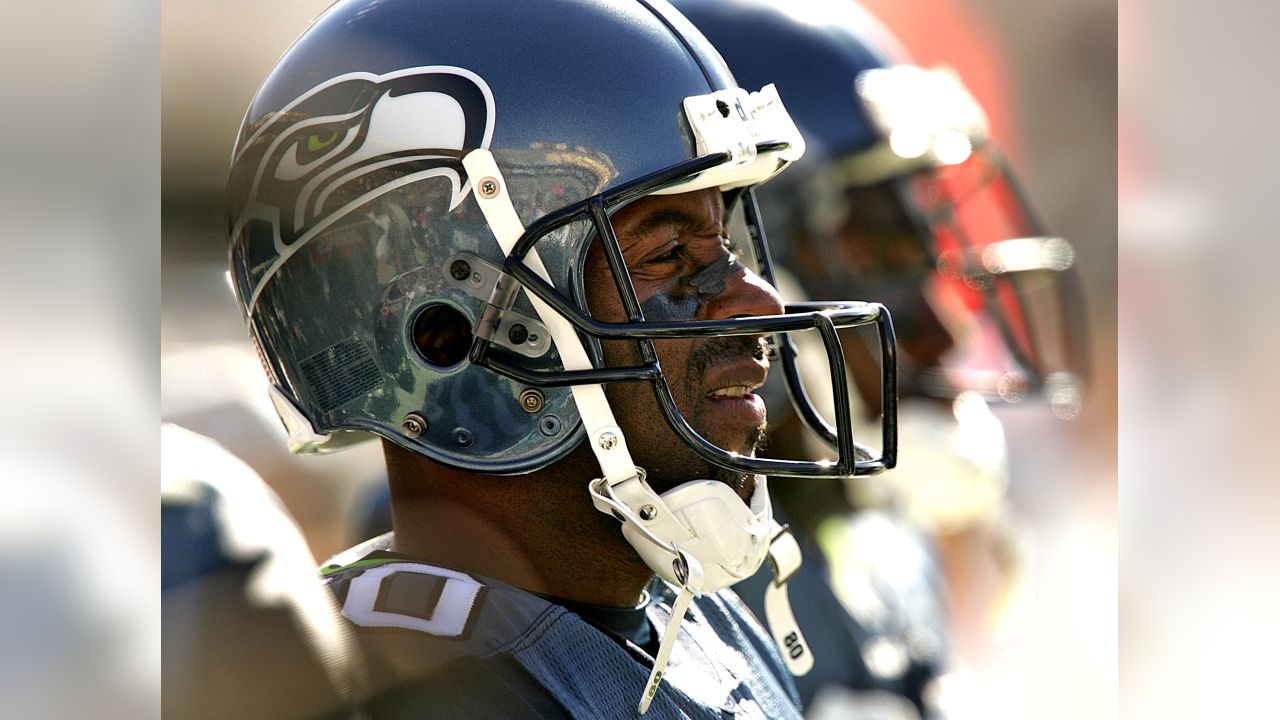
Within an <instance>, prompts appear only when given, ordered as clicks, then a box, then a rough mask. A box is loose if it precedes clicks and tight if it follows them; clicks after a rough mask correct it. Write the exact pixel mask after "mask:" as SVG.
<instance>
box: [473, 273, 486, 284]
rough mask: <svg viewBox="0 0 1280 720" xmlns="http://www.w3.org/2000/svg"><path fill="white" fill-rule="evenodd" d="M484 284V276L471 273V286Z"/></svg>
mask: <svg viewBox="0 0 1280 720" xmlns="http://www.w3.org/2000/svg"><path fill="white" fill-rule="evenodd" d="M483 282H484V276H483V275H481V274H480V273H478V272H474V273H471V284H472V285H479V284H480V283H483Z"/></svg>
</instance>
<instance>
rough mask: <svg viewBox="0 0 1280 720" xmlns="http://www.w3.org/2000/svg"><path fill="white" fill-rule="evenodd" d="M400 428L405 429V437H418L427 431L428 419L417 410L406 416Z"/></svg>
mask: <svg viewBox="0 0 1280 720" xmlns="http://www.w3.org/2000/svg"><path fill="white" fill-rule="evenodd" d="M400 428H401V429H402V430H404V434H405V437H409V438H417V437H419V436H421V435H422V433H424V432H426V431H427V419H426V418H424V417H422V416H421V415H419V414H418V413H416V412H412V413H409V414H408V415H405V416H404V421H403V422H401V423H400Z"/></svg>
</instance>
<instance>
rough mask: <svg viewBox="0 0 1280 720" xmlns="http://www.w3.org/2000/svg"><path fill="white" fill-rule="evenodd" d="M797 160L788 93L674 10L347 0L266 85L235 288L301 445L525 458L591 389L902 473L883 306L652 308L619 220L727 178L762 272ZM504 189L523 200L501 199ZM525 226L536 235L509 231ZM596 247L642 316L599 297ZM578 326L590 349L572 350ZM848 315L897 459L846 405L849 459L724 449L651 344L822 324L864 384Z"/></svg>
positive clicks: (247, 122)
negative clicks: (858, 439) (745, 440)
mask: <svg viewBox="0 0 1280 720" xmlns="http://www.w3.org/2000/svg"><path fill="white" fill-rule="evenodd" d="M482 151H483V152H482ZM802 152H803V141H802V140H801V138H800V136H799V135H798V134H797V133H796V131H795V126H794V123H792V121H791V120H790V119H789V117H788V116H787V113H786V111H785V110H784V109H783V107H782V104H781V102H780V100H779V99H778V96H777V94H776V93H774V92H773V90H772V89H771V88H769V87H765V88H764V89H762V90H761V91H760V92H755V93H748V92H745V91H743V90H740V89H738V85H737V83H736V82H735V81H734V79H733V78H732V76H731V75H730V74H729V71H728V69H727V68H726V67H725V65H724V63H723V61H722V60H721V58H720V57H719V56H718V55H717V54H716V53H715V51H714V50H713V49H712V48H711V46H710V45H709V44H708V43H707V41H706V40H705V38H703V37H702V36H701V35H700V34H699V33H698V32H697V31H696V30H695V29H694V28H693V27H692V26H691V25H690V24H689V23H688V21H687V20H685V19H684V18H683V17H681V16H680V15H679V14H678V13H676V12H674V11H673V10H672V9H671V8H670V6H668V5H667V4H666V3H665V2H662V1H661V0H652V1H651V0H633V1H629V2H621V1H618V2H604V1H599V0H572V1H569V0H566V1H557V2H538V3H491V2H480V1H477V0H432V1H430V2H425V1H420V0H379V1H376V2H371V1H368V0H352V1H344V2H338V3H337V4H335V5H334V6H333V7H331V8H330V9H329V10H328V11H326V12H325V13H324V14H323V15H322V16H320V18H319V19H317V20H316V21H315V23H314V24H313V25H312V26H311V27H310V28H309V29H308V30H307V31H306V32H305V33H304V34H303V35H302V37H301V38H299V39H298V40H297V41H296V42H295V43H294V45H293V46H292V47H291V48H290V49H289V50H288V51H287V52H286V53H285V55H284V56H283V57H282V58H281V60H280V62H279V64H278V65H277V66H276V68H275V69H274V71H272V73H271V75H270V76H269V77H268V78H267V79H266V81H265V82H264V83H263V85H262V87H261V89H260V90H259V91H258V93H257V95H256V97H255V98H254V100H253V102H252V105H251V106H250V107H249V110H248V112H247V114H246V115H245V119H244V123H243V126H242V128H241V130H240V134H239V137H238V140H237V143H236V147H235V151H234V156H233V161H232V168H231V174H230V180H229V183H228V196H229V205H230V213H229V220H228V232H229V235H230V240H231V248H230V260H231V267H232V278H233V281H234V285H235V288H236V292H237V296H238V298H239V300H240V302H241V305H242V308H243V310H244V313H245V316H246V318H247V320H248V323H249V327H250V333H251V335H252V337H253V339H254V341H255V343H256V345H257V346H258V347H259V349H260V351H261V354H262V357H263V364H264V366H265V367H266V370H267V374H268V376H269V379H270V382H271V386H272V397H273V401H274V402H275V404H276V407H277V409H278V410H279V411H280V414H281V417H282V418H283V419H284V421H285V424H286V426H287V427H288V429H289V430H290V436H291V440H290V444H291V448H292V449H293V450H295V451H298V452H322V451H326V450H331V449H335V448H338V447H340V446H342V445H343V444H344V443H347V442H350V441H352V440H354V439H359V438H361V437H364V436H367V434H368V433H373V434H376V435H380V436H382V437H384V438H388V439H390V440H392V441H394V442H395V443H398V444H400V445H401V446H403V447H406V448H409V449H411V450H413V451H415V452H418V453H420V454H422V455H425V456H427V457H429V458H431V459H433V460H435V461H438V462H442V463H445V464H448V465H451V466H454V467H459V468H463V469H467V470H473V471H477V472H487V473H498V474H504V473H521V472H528V471H532V470H536V469H538V468H542V467H545V466H547V465H549V464H550V463H552V462H554V461H555V460H557V459H559V458H561V457H563V456H565V455H566V454H567V453H568V452H569V451H571V450H572V449H573V448H575V447H576V446H578V445H579V444H580V443H581V442H583V440H584V438H585V437H586V436H587V435H588V434H591V433H594V432H595V430H593V429H591V428H584V426H583V423H582V421H581V418H580V414H579V409H578V405H576V404H575V399H574V396H573V392H574V390H575V389H577V388H581V387H583V386H600V385H601V384H603V383H628V382H641V383H648V384H650V385H652V386H653V389H654V392H655V393H656V396H657V398H658V403H659V406H660V408H661V410H662V413H663V415H664V417H665V418H666V420H667V421H668V422H669V423H670V425H671V426H672V428H673V429H674V431H675V433H676V434H677V435H678V436H679V437H680V438H681V439H682V440H684V441H685V442H686V443H688V444H689V445H690V447H692V448H693V450H694V451H695V452H696V453H697V454H698V455H699V456H701V457H702V458H704V459H705V460H706V461H707V462H709V463H711V464H713V465H715V466H718V467H722V468H728V469H731V470H735V471H740V472H759V473H769V474H771V475H782V476H787V475H792V476H827V477H834V476H847V475H851V474H866V473H873V472H877V471H879V470H882V469H884V468H885V467H891V466H892V465H893V459H894V453H895V447H896V442H895V439H894V425H893V418H894V412H893V409H894V407H895V402H896V389H895V386H894V382H895V375H894V373H893V362H894V355H893V349H894V345H893V339H892V328H891V325H890V323H889V320H888V315H887V313H886V312H885V311H884V309H883V307H882V306H880V305H877V304H874V303H859V302H844V301H841V302H819V303H809V304H800V305H796V306H793V307H789V308H787V312H786V313H785V314H783V315H775V316H767V317H765V316H757V317H736V318H732V319H718V320H706V321H696V322H656V321H653V320H652V319H650V320H646V319H645V317H644V313H643V312H642V311H641V308H640V307H639V305H638V303H637V302H636V300H635V292H634V289H633V288H632V287H631V284H630V280H629V278H628V273H627V269H626V267H625V265H624V264H622V262H621V257H622V256H621V252H620V250H619V247H618V242H617V239H616V238H615V237H614V231H613V228H612V225H611V221H610V216H611V215H612V214H613V213H614V212H616V211H617V210H618V209H620V208H622V207H624V206H625V205H626V204H628V203H630V202H632V201H634V200H636V199H639V198H642V197H645V196H647V195H651V194H662V193H680V192H688V191H693V190H699V189H706V188H718V189H720V190H721V191H722V193H723V194H724V199H725V203H726V206H727V207H731V208H734V209H736V211H737V212H739V213H741V216H742V217H743V222H744V223H745V224H746V225H747V226H748V227H749V228H750V229H751V230H750V232H749V236H748V237H746V238H744V243H743V250H742V251H741V252H742V254H743V255H744V256H747V257H746V259H745V260H744V262H745V263H746V264H748V266H750V267H752V268H753V269H754V271H755V272H757V273H759V274H760V275H763V276H764V277H765V278H766V279H767V278H768V277H769V276H770V264H769V256H768V249H767V246H766V245H765V242H764V238H763V234H762V233H761V232H759V220H758V213H757V209H756V203H755V200H754V197H753V196H752V190H751V188H752V187H753V186H754V185H756V184H758V183H761V182H763V181H765V180H768V179H769V178H771V177H773V176H774V175H775V174H777V173H778V172H779V171H781V170H782V169H783V168H785V167H786V166H787V165H789V164H790V163H792V162H793V161H794V160H796V159H798V158H799V157H800V155H801V154H802ZM469 167H470V169H469ZM475 168H482V170H481V171H479V172H480V173H481V174H479V176H477V171H475ZM489 201H493V202H501V203H504V204H503V205H502V206H501V207H499V208H498V210H497V211H492V212H491V209H490V206H488V205H486V204H485V203H486V202H489ZM508 208H509V209H510V210H511V211H513V212H509V213H507V212H505V210H506V209H508ZM494 212H496V213H497V214H492V213H494ZM512 228H514V229H515V235H514V237H518V240H516V241H515V242H514V244H512V245H511V246H510V247H508V246H505V245H502V244H501V240H502V237H501V236H503V235H505V234H508V233H507V231H509V230H511V229H512ZM594 242H600V243H602V244H603V246H604V252H605V255H606V256H607V257H608V259H609V261H610V263H611V269H612V271H613V280H614V282H615V283H616V284H617V286H618V292H619V294H620V297H621V298H622V301H623V305H624V306H625V307H626V309H627V312H628V315H629V318H628V320H627V321H625V322H603V321H601V320H600V319H598V318H596V317H593V316H592V314H591V313H590V310H589V309H588V307H587V303H586V301H585V299H584V297H585V296H584V277H583V264H584V259H585V256H586V253H587V249H588V247H589V246H590V245H591V244H592V243H594ZM562 321H563V322H565V323H567V325H566V326H565V327H569V328H571V330H570V331H569V332H568V335H567V340H568V341H569V344H576V342H581V344H582V346H583V347H584V348H585V353H586V356H588V357H589V360H590V362H589V363H586V364H583V363H579V362H576V361H575V362H569V361H567V360H566V357H565V347H564V346H563V343H562V341H563V340H565V339H566V335H565V334H564V331H563V329H561V330H559V331H558V330H557V326H558V325H559V324H560V323H561V322H562ZM852 326H867V327H872V328H875V329H876V330H877V334H878V335H879V336H880V337H881V338H882V340H883V342H882V347H883V353H882V359H883V361H884V367H885V374H884V380H883V382H882V397H883V399H884V405H885V411H884V415H885V418H886V422H885V423H884V433H883V437H882V438H880V440H881V443H880V445H881V450H880V451H878V452H877V451H868V450H866V449H865V448H861V446H856V445H855V444H854V442H853V438H852V435H851V433H850V431H849V428H850V423H849V415H850V411H849V409H848V403H847V402H840V401H837V402H835V403H834V405H835V408H834V416H835V419H836V422H835V423H834V424H831V425H825V424H824V426H823V428H822V429H823V430H824V431H825V437H828V438H829V439H830V440H831V442H832V444H833V446H834V447H835V448H836V449H837V451H838V453H837V455H838V457H837V459H836V460H835V461H812V462H808V461H802V460H789V459H774V458H763V457H761V458H753V457H744V456H741V455H738V454H736V453H733V452H729V451H726V450H724V449H723V448H720V447H717V446H716V445H714V444H712V443H711V442H709V441H708V440H706V439H705V438H704V437H702V436H701V435H699V433H698V432H697V431H696V430H695V429H694V428H693V427H692V426H691V425H690V423H689V422H688V420H686V418H685V417H684V415H683V414H682V413H681V411H680V409H679V408H677V407H676V406H675V403H674V402H673V401H672V400H671V393H670V391H669V388H668V387H667V385H666V381H665V379H664V374H663V371H662V368H661V367H660V365H659V363H658V360H657V355H656V354H655V352H654V349H653V342H654V341H655V340H661V339H670V338H697V337H708V336H719V335H729V336H750V335H764V336H770V337H775V338H777V337H781V336H783V335H785V334H786V333H790V332H801V331H803V332H810V333H813V334H816V335H819V336H821V338H822V340H823V343H824V344H825V346H826V348H827V352H828V365H829V367H830V369H831V375H832V382H833V384H835V385H836V387H837V388H838V389H839V390H840V391H841V392H843V393H845V395H847V388H846V380H845V377H844V373H843V371H842V369H841V364H840V357H841V355H842V350H841V348H840V342H839V339H838V337H837V334H836V329H837V328H844V327H852ZM557 332H560V333H561V334H560V335H557V334H556V333H557ZM575 337H576V338H578V340H577V341H574V338H575ZM604 339H611V340H624V341H628V342H632V343H634V344H635V347H636V348H637V353H638V354H639V356H640V357H641V358H642V362H640V363H638V364H636V365H635V366H632V367H609V366H606V365H605V363H604V362H603V360H602V357H603V354H602V352H601V340H604ZM774 342H775V345H778V344H782V342H783V341H781V340H775V341H774ZM790 375H794V373H790ZM803 395H804V394H803V391H798V392H797V396H798V397H803ZM806 416H809V417H814V418H817V417H818V414H817V413H816V412H812V411H810V412H808V413H807V414H806ZM616 442H617V439H616V438H615V437H613V436H610V435H609V434H608V433H603V432H602V433H601V436H600V437H594V436H593V437H592V444H593V446H609V447H612V446H613V444H614V443H616Z"/></svg>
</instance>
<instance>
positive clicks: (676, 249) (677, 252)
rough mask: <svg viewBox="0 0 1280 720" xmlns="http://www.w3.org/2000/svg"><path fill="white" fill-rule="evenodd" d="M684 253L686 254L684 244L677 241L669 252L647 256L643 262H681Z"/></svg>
mask: <svg viewBox="0 0 1280 720" xmlns="http://www.w3.org/2000/svg"><path fill="white" fill-rule="evenodd" d="M683 255H684V245H681V244H679V243H677V244H675V245H672V246H671V248H670V249H669V250H668V251H667V252H664V253H662V254H661V255H655V256H653V257H648V258H645V259H644V263H643V264H645V265H662V264H664V263H673V262H679V261H680V259H681V258H682V257H683Z"/></svg>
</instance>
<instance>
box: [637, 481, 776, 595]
mask: <svg viewBox="0 0 1280 720" xmlns="http://www.w3.org/2000/svg"><path fill="white" fill-rule="evenodd" d="M658 498H659V500H660V501H661V505H662V506H660V507H657V508H656V509H657V513H656V514H655V516H654V517H655V521H654V522H646V521H645V520H644V519H643V515H633V516H631V517H628V518H627V519H626V521H625V522H623V524H622V534H623V536H625V537H626V538H627V542H630V543H631V546H632V547H634V548H635V549H636V552H637V553H638V554H639V555H640V557H641V558H643V559H644V561H645V563H646V564H647V565H648V566H649V567H650V568H651V569H652V570H653V571H654V572H655V573H656V574H657V575H658V576H659V577H661V578H662V579H663V580H666V581H667V582H669V583H672V584H674V585H677V586H681V587H688V588H689V589H690V590H691V591H693V592H694V593H696V594H699V595H701V594H704V593H712V592H715V591H717V590H721V589H724V588H726V587H729V586H730V585H733V584H734V583H736V582H739V581H740V580H743V579H745V578H748V577H751V576H752V575H754V574H755V572H756V570H758V569H759V568H760V564H761V563H763V562H764V558H765V555H766V554H767V553H768V552H769V541H770V533H769V530H770V527H771V526H772V521H773V509H772V507H771V505H770V504H769V490H768V486H767V485H766V482H765V478H764V476H763V475H760V476H757V477H756V489H755V492H754V493H752V495H751V503H750V506H748V505H747V504H746V503H744V502H742V498H740V497H738V494H737V493H735V492H734V491H733V489H732V488H730V487H729V486H728V485H726V484H724V483H722V482H716V481H714V480H694V481H693V482H687V483H684V484H683V485H679V486H677V487H675V488H672V489H671V490H668V491H667V492H665V493H663V494H662V495H659V496H658ZM664 513H666V514H667V515H668V517H670V518H673V519H674V520H675V523H662V522H657V520H660V518H659V517H658V516H660V515H661V514H664ZM639 524H643V525H644V526H645V528H644V529H643V530H642V529H641V528H640V527H639V526H638V525H639ZM650 534H652V535H656V536H657V538H658V539H661V540H663V541H664V542H665V544H666V545H667V547H663V546H662V545H659V544H657V543H655V542H653V540H651V539H650V537H649V535H650ZM669 535H678V537H669ZM671 548H674V549H675V550H676V552H672V550H671ZM677 567H679V568H680V569H679V570H677ZM699 571H700V572H699ZM682 575H683V577H681V576H682ZM699 575H700V576H701V577H699Z"/></svg>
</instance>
